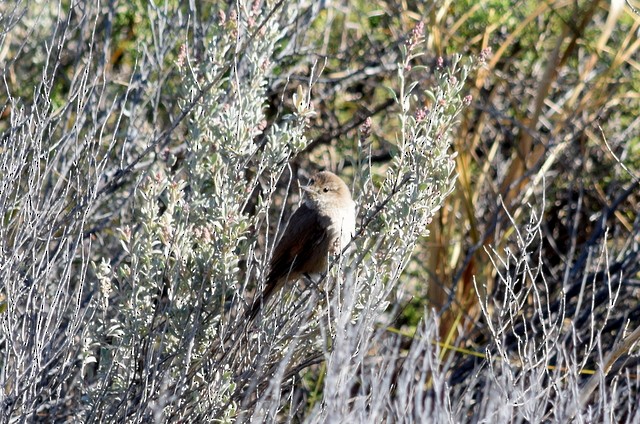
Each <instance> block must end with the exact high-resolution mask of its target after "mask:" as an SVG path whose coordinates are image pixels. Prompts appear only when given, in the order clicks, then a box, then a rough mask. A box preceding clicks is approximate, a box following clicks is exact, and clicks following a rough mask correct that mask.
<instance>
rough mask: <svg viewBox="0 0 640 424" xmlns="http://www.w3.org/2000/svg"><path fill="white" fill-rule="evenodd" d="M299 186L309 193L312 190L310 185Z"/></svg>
mask: <svg viewBox="0 0 640 424" xmlns="http://www.w3.org/2000/svg"><path fill="white" fill-rule="evenodd" d="M300 188H301V189H302V191H304V192H307V193H311V192H312V191H313V190H311V186H310V185H306V186H300Z"/></svg>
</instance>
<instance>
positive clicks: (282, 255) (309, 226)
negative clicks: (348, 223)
mask: <svg viewBox="0 0 640 424" xmlns="http://www.w3.org/2000/svg"><path fill="white" fill-rule="evenodd" d="M328 220H329V218H327V217H325V216H322V215H320V214H318V212H317V211H316V210H315V209H312V208H310V207H309V206H307V205H306V204H304V203H303V204H302V205H301V206H300V207H299V208H298V210H296V211H295V213H294V214H293V216H292V217H291V219H290V220H289V225H288V226H287V228H286V230H285V232H284V236H283V237H282V239H281V240H280V242H279V243H278V244H277V245H276V248H275V250H274V252H273V255H272V256H271V270H270V272H269V276H268V277H267V285H269V284H270V283H272V282H273V283H275V281H276V280H279V279H281V278H284V277H286V276H287V274H289V273H292V272H295V271H296V263H300V261H303V260H304V259H305V258H304V256H303V255H305V254H306V255H308V254H310V253H311V252H314V251H315V250H316V249H318V247H319V246H320V245H321V244H323V243H325V241H326V239H327V227H328V226H329V222H328Z"/></svg>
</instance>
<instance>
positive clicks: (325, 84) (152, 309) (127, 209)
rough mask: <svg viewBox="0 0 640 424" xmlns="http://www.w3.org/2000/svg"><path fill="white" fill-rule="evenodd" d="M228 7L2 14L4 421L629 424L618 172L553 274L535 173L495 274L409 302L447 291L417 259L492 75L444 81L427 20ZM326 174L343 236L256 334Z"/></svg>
mask: <svg viewBox="0 0 640 424" xmlns="http://www.w3.org/2000/svg"><path fill="white" fill-rule="evenodd" d="M227 3H228V4H218V3H215V2H214V4H211V5H196V4H190V5H180V4H173V3H171V2H166V3H164V4H162V5H156V4H155V3H152V2H150V3H142V2H132V3H131V4H114V3H109V4H106V5H102V4H95V3H94V2H76V3H70V2H66V1H59V2H58V3H50V2H43V3H33V4H32V3H23V2H20V1H16V2H11V3H9V2H6V3H4V4H2V5H0V31H1V33H0V62H2V63H3V65H2V67H1V68H0V69H1V71H0V72H1V74H0V75H2V79H3V83H2V87H3V91H0V93H2V97H0V132H1V134H2V135H1V137H2V146H1V147H0V149H1V150H0V152H1V153H0V154H1V162H2V166H1V171H0V172H1V174H2V175H1V181H2V183H1V184H0V211H1V213H2V221H1V223H0V237H1V238H0V240H1V242H2V247H1V249H2V250H1V252H2V254H1V262H0V272H1V273H2V286H1V287H0V328H1V331H0V346H1V349H0V352H2V353H1V355H0V383H1V387H2V390H1V391H0V406H1V407H2V414H0V416H1V417H2V421H3V422H34V421H43V422H245V421H253V422H275V421H277V422H349V421H354V422H467V421H468V422H487V421H488V422H541V421H549V422H567V421H572V420H573V421H577V422H637V421H638V420H640V415H639V414H640V412H639V411H638V408H637V405H638V402H637V400H638V382H639V379H638V361H637V346H636V344H637V340H638V339H639V338H640V334H639V333H640V331H638V330H637V327H638V318H637V316H638V315H637V314H636V312H637V311H638V309H639V308H640V306H639V305H638V302H637V298H638V296H637V295H638V293H637V290H638V289H637V284H635V285H634V281H636V280H637V276H638V272H639V268H638V267H639V265H638V263H639V262H640V261H638V258H639V255H640V253H639V251H640V249H639V248H638V245H639V242H640V241H639V240H638V238H637V234H638V232H637V229H638V227H639V226H640V218H638V214H637V212H636V213H633V211H632V212H630V213H628V214H627V215H628V216H627V219H626V220H624V222H625V223H626V224H627V227H629V228H632V229H635V235H633V234H634V233H633V231H631V232H630V234H632V235H631V236H629V237H627V238H625V236H621V235H620V234H623V233H622V232H620V231H616V232H615V234H613V236H611V235H610V234H609V233H608V231H607V229H606V228H607V220H608V219H609V218H611V216H612V215H613V214H614V212H615V211H616V207H615V205H619V204H620V203H622V202H624V201H626V200H627V199H628V198H629V197H630V196H632V193H633V188H634V187H636V188H637V185H638V176H637V175H634V174H633V170H630V169H629V168H626V167H625V168H624V169H625V170H626V171H627V173H626V174H625V175H626V178H627V179H628V180H631V181H632V183H631V186H630V187H629V188H627V189H626V190H625V191H623V193H621V194H619V197H618V198H616V199H614V200H613V202H612V204H613V206H612V207H611V208H610V209H608V210H606V211H604V212H603V213H602V215H601V216H599V217H598V218H597V219H596V220H595V221H597V224H595V225H593V228H592V229H593V232H592V233H591V239H590V241H589V242H588V243H585V244H582V243H581V241H580V240H581V237H579V234H580V231H579V225H580V224H579V222H576V223H575V226H574V233H573V234H572V236H571V237H572V238H571V240H573V242H572V243H573V244H572V246H573V247H572V249H571V251H569V252H565V253H563V255H559V256H558V257H559V258H560V259H558V257H556V256H552V255H551V254H550V251H551V250H550V248H549V243H550V241H549V240H551V239H553V237H549V236H548V233H549V232H548V231H547V228H548V227H547V223H546V221H545V217H546V216H547V215H546V214H548V213H549V212H548V211H547V209H548V208H547V205H546V203H545V202H546V198H545V196H544V195H545V193H546V192H547V189H546V185H545V184H542V183H540V182H541V181H542V182H546V180H545V175H544V171H545V169H548V168H544V167H542V168H540V169H541V170H540V173H539V174H536V175H535V178H522V179H521V180H519V182H522V183H523V184H526V183H529V182H530V183H531V184H532V185H530V186H526V185H525V186H524V187H525V190H524V191H525V192H526V193H528V194H527V195H526V196H525V197H526V199H527V200H530V201H531V202H532V203H533V206H530V207H528V209H526V208H525V206H524V205H518V206H517V207H516V210H515V212H513V209H512V207H513V204H514V203H517V200H514V199H517V197H516V198H514V197H513V196H512V195H507V194H509V190H511V187H509V190H507V191H506V192H505V199H506V200H507V202H506V203H501V202H500V201H499V196H498V195H496V196H495V198H494V199H491V200H487V202H488V203H491V202H493V203H495V204H498V205H501V207H502V210H503V211H504V212H503V214H502V215H501V216H502V218H501V219H500V220H497V222H496V223H495V224H496V225H495V228H497V229H500V231H501V233H500V234H497V235H496V237H495V240H496V243H490V242H487V243H486V244H482V245H480V244H479V245H477V246H475V249H474V250H473V251H470V253H469V255H468V258H470V259H469V262H471V261H472V260H473V259H472V258H473V256H474V255H475V254H477V251H479V250H484V251H485V252H486V258H487V262H488V263H491V264H492V266H491V273H484V274H483V275H480V276H477V277H476V278H475V291H473V292H471V291H470V292H467V293H464V294H463V295H462V296H459V295H458V294H456V286H455V284H456V283H455V282H454V285H452V287H453V288H452V289H451V291H450V293H449V301H448V305H441V306H443V307H442V309H440V310H436V309H432V308H431V306H434V305H435V302H434V303H433V304H431V305H428V304H426V303H424V304H423V303H422V301H421V299H419V298H418V299H416V300H417V301H414V302H412V301H411V300H408V298H410V296H415V295H416V293H419V292H420V290H422V289H420V287H424V286H429V284H433V281H432V280H434V281H437V280H436V279H435V278H432V277H433V276H435V275H436V274H438V275H441V274H440V270H436V269H432V270H429V274H428V273H427V272H424V271H423V270H424V263H422V262H421V260H422V259H421V258H424V253H425V250H424V249H423V248H422V245H423V243H424V240H425V237H426V236H428V235H429V233H430V232H431V231H432V229H434V228H435V230H434V231H437V232H438V233H440V229H441V228H442V227H443V226H445V225H446V223H443V222H441V221H439V220H440V218H439V217H441V216H443V214H445V215H446V213H448V212H449V211H450V210H449V209H448V208H450V206H447V205H449V204H448V203H447V202H450V201H451V199H452V198H455V196H454V195H453V193H454V189H455V183H456V178H457V176H458V173H460V174H461V177H462V183H463V185H464V187H465V188H467V187H468V184H469V179H468V175H467V171H471V170H470V169H466V168H462V169H461V168H460V164H461V159H460V156H459V153H460V152H456V151H455V149H454V148H453V146H454V145H455V146H457V147H460V144H459V143H454V138H455V137H456V135H459V134H460V133H461V132H464V131H463V130H461V129H460V127H461V126H464V125H467V124H468V120H469V118H468V115H467V113H468V110H469V108H471V107H473V106H474V102H482V101H484V100H485V99H483V98H479V99H478V98H474V97H473V96H472V95H471V94H470V92H471V91H473V90H471V89H470V88H469V86H468V85H466V84H467V81H468V80H469V78H470V77H472V76H473V77H475V78H479V77H477V75H478V72H479V73H480V74H482V72H484V70H486V69H487V67H489V68H490V69H493V68H491V67H492V66H494V64H493V63H490V62H489V57H490V52H491V49H488V48H484V49H481V51H480V52H479V53H478V55H473V54H465V55H461V54H457V53H456V54H448V55H447V54H445V53H444V52H443V53H442V54H440V53H438V54H435V53H434V52H433V51H432V49H431V48H430V47H432V46H433V37H434V34H436V33H437V32H436V31H435V29H436V25H437V24H438V22H440V21H439V19H440V18H437V17H438V16H444V15H442V12H443V11H444V9H438V7H439V6H437V5H436V4H435V3H433V4H431V3H429V4H425V5H419V6H416V10H419V11H420V13H421V15H418V16H422V20H418V19H415V17H416V16H415V12H412V11H401V12H402V13H401V14H399V15H398V16H400V18H399V21H396V19H395V18H394V16H395V15H394V14H393V13H391V12H389V10H391V9H393V10H395V9H394V8H397V5H396V6H394V5H392V4H390V5H387V4H386V2H379V3H375V4H368V3H367V4H360V2H356V3H357V4H354V5H352V6H351V7H353V8H354V9H353V10H356V11H357V10H363V11H367V13H368V14H365V15H362V16H367V18H366V23H364V21H362V19H365V18H363V17H362V16H360V15H358V14H357V13H355V14H356V15H358V16H357V17H356V18H355V19H356V20H357V21H358V22H361V24H362V25H363V27H366V28H368V30H369V31H371V36H370V37H369V39H368V40H367V37H362V38H358V39H355V38H352V37H353V35H352V34H350V33H349V31H347V32H345V33H344V34H342V36H337V34H335V31H332V28H334V26H335V25H336V22H338V23H339V24H344V25H345V28H349V25H348V24H345V22H348V21H349V13H351V12H350V11H348V12H345V14H344V15H341V14H340V13H342V12H340V11H339V10H338V9H337V8H334V7H332V6H331V5H328V4H325V3H321V4H316V3H315V2H311V1H309V2H307V1H298V2H293V1H285V0H280V1H274V0H266V1H260V0H253V1H251V2H248V1H236V2H227ZM358 7H359V8H361V9H357V8H358ZM387 7H388V8H389V9H388V10H387V9H386V8H387ZM422 7H424V9H420V8H422ZM377 8H380V10H386V11H387V12H388V13H387V12H385V13H383V14H381V13H378V12H379V11H378V9H377ZM350 10H351V9H350ZM405 13H406V14H408V15H409V16H412V19H411V20H410V21H411V27H412V28H413V30H410V31H409V30H406V29H403V28H407V25H406V24H405V23H404V21H403V19H405ZM412 13H413V14H412ZM436 21H437V22H436ZM424 22H429V23H430V24H433V25H434V26H433V28H431V27H429V26H426V27H425V25H424ZM387 27H388V28H391V29H392V30H393V31H390V32H387V33H384V36H381V35H380V34H379V33H378V32H377V30H378V28H387ZM356 33H358V31H356ZM322 34H324V38H323V37H321V36H320V35H322ZM389 35H391V36H392V39H391V40H390V39H389ZM314 37H316V38H317V39H315V38H314ZM368 43H370V44H368ZM311 47H313V48H311ZM461 50H462V49H461ZM336 51H338V52H339V53H335V55H334V56H331V55H332V54H333V52H336ZM320 52H323V53H320ZM500 54H502V53H500ZM359 55H364V56H363V57H362V58H360V56H359ZM370 58H375V59H376V60H377V61H380V62H381V63H379V64H377V65H372V64H371V63H369V62H368V60H369V59H370ZM361 59H362V62H360V60H361ZM352 61H353V62H352ZM351 63H356V64H358V66H359V68H358V70H356V71H354V72H353V73H348V72H347V73H346V74H341V73H340V72H337V71H336V70H335V69H334V68H336V67H338V68H339V67H340V66H344V68H345V69H347V68H349V67H350V66H351V65H350V64H351ZM519 65H520V66H524V65H525V63H524V62H522V63H519ZM479 70H480V71H479ZM365 77H366V78H365ZM368 78H370V79H371V81H373V82H374V83H373V86H371V84H370V83H368V82H367V83H363V82H362V81H365V82H366V81H367V79H368ZM473 93H474V95H477V94H478V92H477V91H473ZM337 95H341V96H344V97H340V98H337V97H336V98H333V97H331V96H337ZM350 97H353V98H359V99H360V100H359V101H360V103H361V104H359V106H358V110H357V111H356V112H354V114H353V117H350V118H349V119H346V120H345V119H344V117H345V116H347V115H348V114H349V113H351V112H350V109H352V106H350V102H351V101H350V100H348V99H349V98H350ZM367 99H371V101H372V102H373V101H375V102H378V103H377V104H375V105H374V104H373V103H372V104H371V105H368V104H364V103H365V100H367ZM465 128H466V127H465ZM461 153H463V156H464V157H466V154H467V153H468V152H461ZM465 160H466V159H465ZM321 168H329V169H331V170H333V171H336V172H338V173H339V174H340V176H341V177H342V178H343V179H345V181H346V182H347V183H348V184H349V186H350V187H351V191H352V194H353V197H354V200H356V202H357V205H358V209H357V213H358V228H357V232H356V235H355V237H354V238H353V240H352V241H351V243H350V246H349V248H348V249H347V250H346V251H345V254H344V255H338V256H336V257H332V258H330V259H331V260H330V261H329V262H330V266H329V268H328V269H327V272H326V274H325V275H323V276H322V278H321V279H320V280H319V281H309V280H308V279H306V278H305V279H302V280H301V281H298V282H290V283H289V284H287V285H286V288H285V289H284V290H282V291H281V292H280V293H278V294H277V295H276V296H275V299H273V301H271V302H270V303H269V304H268V305H265V308H264V310H263V312H262V313H261V314H260V315H259V316H258V317H257V318H256V320H255V321H247V320H246V319H245V312H246V310H247V309H248V308H249V307H250V306H251V302H252V300H253V299H254V297H255V294H256V293H257V292H258V291H259V290H260V289H261V287H262V284H263V282H264V279H265V276H266V272H267V271H268V266H267V264H268V263H269V258H270V255H271V251H272V249H273V246H274V245H275V242H276V241H277V239H278V237H279V230H281V229H282V228H284V225H285V224H286V222H287V219H288V217H289V216H290V214H291V211H292V210H294V209H295V207H296V202H298V201H299V199H300V195H299V190H298V186H299V184H300V183H304V182H305V178H306V177H308V176H309V175H310V174H311V173H312V172H313V171H314V170H317V169H321ZM500 172H502V171H500ZM533 174H534V172H533V171H531V175H532V176H533ZM514 178H515V177H514ZM536 184H538V185H536ZM625 193H626V194H625ZM535 200H537V201H538V203H539V204H537V203H536V201H535ZM616 202H618V203H616ZM576 204H577V205H578V206H577V207H578V209H579V208H580V207H581V206H580V205H581V203H579V202H578V203H576ZM525 211H528V213H525ZM575 216H576V219H578V218H580V214H576V215H575ZM434 220H435V221H434ZM470 230H471V231H476V230H477V229H475V228H471V229H470ZM488 231H490V230H488ZM496 231H497V230H496ZM624 234H626V233H624ZM456 237H458V238H461V237H464V235H462V234H458V235H456ZM474 237H475V236H474ZM498 241H499V242H498ZM450 243H451V249H453V250H455V249H459V247H457V248H456V247H455V245H456V243H455V242H454V241H453V239H452V241H451V242H450ZM480 247H484V249H480ZM487 275H488V277H487ZM469 278H471V277H469ZM416 287H418V289H417V290H416ZM469 299H473V304H472V303H471V301H470V300H469ZM465 302H469V303H465ZM452 304H453V305H454V307H455V308H454V309H455V310H458V311H459V310H461V309H464V308H467V309H466V311H468V316H466V317H464V318H463V317H461V316H460V315H458V317H457V318H455V319H454V320H452V319H451V316H455V314H452V315H449V314H448V313H449V309H448V306H451V305H452ZM416 311H417V312H416ZM465 313H467V312H465ZM416 314H417V318H416ZM471 322H473V325H470V323H471ZM398 327H402V328H398ZM443 329H444V330H446V331H443ZM447 329H454V330H455V331H449V330H447ZM458 346H461V348H460V347H458ZM465 347H466V349H465ZM470 349H474V350H470ZM634 352H635V353H634ZM634 355H635V356H634Z"/></svg>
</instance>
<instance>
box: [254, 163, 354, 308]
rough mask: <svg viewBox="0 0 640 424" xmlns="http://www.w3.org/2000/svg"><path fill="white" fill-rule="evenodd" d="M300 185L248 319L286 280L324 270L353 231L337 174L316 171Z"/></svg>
mask: <svg viewBox="0 0 640 424" xmlns="http://www.w3.org/2000/svg"><path fill="white" fill-rule="evenodd" d="M301 188H302V190H303V191H304V192H305V195H306V196H305V200H304V202H303V203H302V205H300V207H299V208H298V210H296V211H295V213H294V214H293V216H291V219H290V220H289V224H288V225H287V228H286V229H285V231H284V234H283V235H282V238H281V239H280V241H279V242H278V244H277V245H276V248H275V250H274V251H273V255H272V256H271V262H270V266H269V274H268V276H267V280H266V282H265V287H264V290H263V291H262V293H260V294H258V295H257V296H256V298H255V300H254V302H253V305H252V307H251V309H250V310H249V313H248V317H249V319H253V318H255V316H256V315H257V314H258V312H259V311H260V308H261V307H262V305H263V304H266V303H267V302H268V300H269V299H270V298H271V296H272V295H273V294H274V293H276V292H277V291H278V290H280V288H282V286H283V285H284V284H285V283H286V282H287V281H292V280H296V279H298V278H300V277H301V276H304V275H310V274H319V273H322V272H324V271H326V270H327V257H328V255H329V254H330V253H331V254H339V253H341V252H342V249H344V247H345V246H346V245H347V244H348V243H349V241H350V240H351V237H352V236H353V235H354V234H355V228H356V204H355V202H354V201H353V200H352V199H351V193H350V192H349V187H347V185H346V184H345V183H344V181H342V180H341V179H340V178H338V176H337V175H335V174H333V173H331V172H328V171H323V172H319V173H317V174H315V175H314V176H313V177H312V178H311V180H309V185H307V186H304V187H301Z"/></svg>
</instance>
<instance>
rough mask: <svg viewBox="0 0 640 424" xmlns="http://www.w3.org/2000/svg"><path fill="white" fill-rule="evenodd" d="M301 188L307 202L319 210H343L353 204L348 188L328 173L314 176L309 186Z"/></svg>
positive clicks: (332, 174) (324, 172) (334, 175)
mask: <svg viewBox="0 0 640 424" xmlns="http://www.w3.org/2000/svg"><path fill="white" fill-rule="evenodd" d="M301 188H302V190H304V192H305V193H306V194H307V201H309V202H311V203H312V204H314V205H316V206H318V207H320V208H324V207H328V208H344V207H346V206H348V205H351V204H352V203H353V200H351V193H350V192H349V187H347V185H346V184H345V183H344V181H342V180H341V179H340V178H339V177H338V176H337V175H336V174H334V173H332V172H329V171H322V172H318V173H317V174H314V175H313V176H312V177H311V179H310V180H309V184H308V185H306V186H303V187H301Z"/></svg>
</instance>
